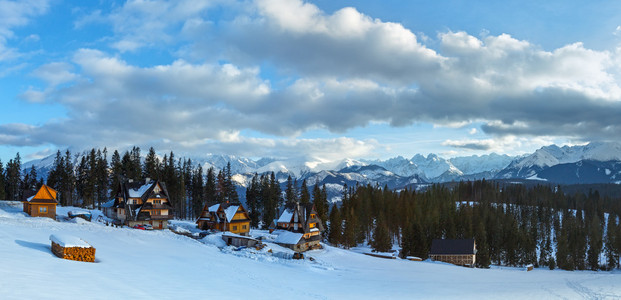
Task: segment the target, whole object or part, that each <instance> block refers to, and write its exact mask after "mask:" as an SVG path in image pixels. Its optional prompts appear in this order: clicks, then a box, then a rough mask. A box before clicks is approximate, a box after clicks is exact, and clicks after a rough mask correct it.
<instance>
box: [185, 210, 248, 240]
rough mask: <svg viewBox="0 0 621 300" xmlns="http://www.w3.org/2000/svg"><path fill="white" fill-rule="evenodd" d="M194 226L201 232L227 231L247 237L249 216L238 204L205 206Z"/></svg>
mask: <svg viewBox="0 0 621 300" xmlns="http://www.w3.org/2000/svg"><path fill="white" fill-rule="evenodd" d="M196 225H197V226H198V228H200V229H203V230H206V229H212V230H219V231H229V232H232V233H236V234H239V235H246V236H247V235H248V234H249V232H250V216H248V212H247V211H246V209H245V208H244V206H243V205H241V204H240V203H219V204H214V205H205V207H204V208H203V211H202V213H201V216H200V217H199V218H198V220H196Z"/></svg>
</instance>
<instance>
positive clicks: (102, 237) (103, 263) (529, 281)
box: [0, 201, 621, 299]
mask: <svg viewBox="0 0 621 300" xmlns="http://www.w3.org/2000/svg"><path fill="white" fill-rule="evenodd" d="M71 209H74V208H63V207H59V208H58V214H59V215H63V214H65V215H66V212H67V211H69V210H71ZM92 212H93V220H95V218H96V217H97V215H98V211H92ZM182 223H183V222H176V224H182ZM58 233H63V234H70V235H74V236H78V237H80V238H82V239H84V240H85V241H87V242H88V243H90V244H91V245H93V246H94V247H95V248H96V249H97V252H96V262H95V263H85V262H75V261H69V260H63V259H59V258H57V257H55V256H54V255H53V254H52V253H51V251H50V241H49V236H50V235H51V234H58ZM254 234H263V235H267V234H266V233H265V232H255V233H254ZM218 246H222V245H221V244H219V243H218V242H217V239H214V236H207V237H206V238H204V239H203V240H194V239H191V238H189V237H186V236H182V235H177V234H174V233H173V232H171V231H168V230H166V231H142V230H134V229H128V228H114V227H108V226H105V225H103V224H101V223H97V222H87V221H82V220H78V221H77V222H76V221H73V222H58V221H53V220H51V219H47V218H30V217H28V216H26V215H25V214H24V213H22V212H21V206H19V205H17V203H14V202H13V203H11V202H4V201H0V299H59V298H67V299H74V298H81V299H143V298H161V299H286V298H294V297H295V298H297V299H434V298H440V299H456V298H459V299H555V298H562V299H580V298H588V299H619V298H621V272H618V271H616V272H591V271H582V272H577V271H576V272H567V271H559V270H555V271H550V270H544V269H536V270H534V271H531V272H525V271H524V270H522V269H519V268H492V269H469V268H463V267H456V266H452V265H448V264H443V263H433V262H412V261H408V260H401V259H382V258H375V257H370V256H366V255H362V254H360V253H356V252H353V251H348V250H343V249H338V248H333V247H329V246H326V247H325V248H324V249H323V250H315V251H310V252H307V253H306V255H307V257H308V256H311V257H313V258H314V259H315V260H314V261H311V260H309V259H305V260H302V261H299V260H290V259H286V258H281V256H279V255H275V254H271V253H268V252H267V249H268V248H271V249H272V250H273V252H274V253H276V254H277V253H283V252H286V251H287V250H285V249H284V248H281V247H278V246H276V245H273V244H268V248H266V249H263V250H261V251H256V250H248V249H244V250H240V251H235V249H234V248H232V247H224V248H219V247H218ZM282 257H285V256H282Z"/></svg>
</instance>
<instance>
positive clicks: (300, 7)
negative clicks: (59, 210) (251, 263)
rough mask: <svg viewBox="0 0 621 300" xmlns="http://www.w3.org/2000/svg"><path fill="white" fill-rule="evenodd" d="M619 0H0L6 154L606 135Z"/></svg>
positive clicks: (385, 150) (405, 152)
mask: <svg viewBox="0 0 621 300" xmlns="http://www.w3.org/2000/svg"><path fill="white" fill-rule="evenodd" d="M620 16H621V3H620V2H618V1H591V2H588V3H585V2H583V1H545V2H541V1H395V0H389V1H338V0H330V1H328V0H317V1H301V0H249V1H220V0H205V1H157V0H153V1H127V2H125V1H100V2H94V1H88V2H75V1H62V0H49V1H46V0H41V1H35V0H33V1H4V0H0V89H1V90H2V92H3V93H2V94H1V96H0V97H1V98H0V99H1V100H0V103H2V108H1V109H0V159H2V161H4V162H6V161H8V160H9V159H10V158H12V157H14V155H15V153H16V152H18V151H19V152H20V153H21V154H22V157H24V158H25V160H29V159H34V158H40V157H43V156H46V155H49V154H52V153H55V152H56V150H57V149H66V148H70V149H74V150H81V149H86V148H91V147H104V146H107V147H108V148H112V149H119V150H124V149H126V148H127V147H131V146H133V145H137V146H140V147H143V148H148V147H150V146H153V147H155V148H156V149H158V150H160V151H162V152H164V151H170V150H174V151H175V152H180V153H183V154H185V155H200V154H202V153H226V154H234V155H243V156H248V157H262V156H273V157H288V158H292V157H298V156H300V157H311V158H315V159H320V160H337V159H341V158H346V157H349V158H389V157H393V156H397V155H402V156H405V157H411V156H413V155H414V154H417V153H422V154H426V153H431V152H433V153H438V154H440V155H443V156H446V157H450V156H462V155H473V154H477V155H479V154H485V153H490V152H497V153H506V154H510V155H515V154H521V153H525V152H531V151H533V150H535V149H537V148H539V147H541V146H544V145H548V144H551V143H557V144H577V143H586V142H590V141H606V140H618V139H619V135H620V132H621V130H620V129H621V124H620V122H619V121H618V116H619V115H621V87H620V81H619V79H620V77H619V72H620V71H621V50H620V49H621V48H620V46H621V27H620V25H621V18H619V17H620Z"/></svg>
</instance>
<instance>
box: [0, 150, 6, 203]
mask: <svg viewBox="0 0 621 300" xmlns="http://www.w3.org/2000/svg"><path fill="white" fill-rule="evenodd" d="M5 185H6V179H5V177H4V166H3V165H2V160H0V200H4V199H7V196H6V190H5Z"/></svg>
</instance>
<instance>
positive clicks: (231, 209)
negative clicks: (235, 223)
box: [224, 205, 239, 222]
mask: <svg viewBox="0 0 621 300" xmlns="http://www.w3.org/2000/svg"><path fill="white" fill-rule="evenodd" d="M238 208H239V206H238V205H231V206H229V207H227V208H226V209H225V210H224V215H225V216H226V221H227V222H231V221H232V220H233V217H234V216H235V213H236V212H237V209H238Z"/></svg>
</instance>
